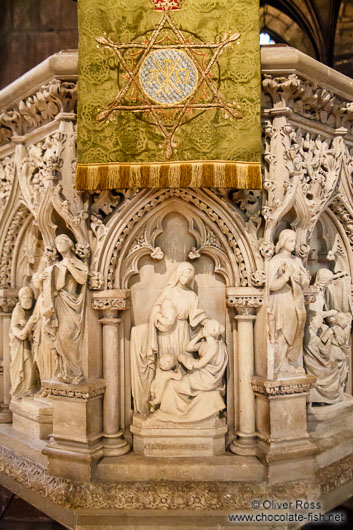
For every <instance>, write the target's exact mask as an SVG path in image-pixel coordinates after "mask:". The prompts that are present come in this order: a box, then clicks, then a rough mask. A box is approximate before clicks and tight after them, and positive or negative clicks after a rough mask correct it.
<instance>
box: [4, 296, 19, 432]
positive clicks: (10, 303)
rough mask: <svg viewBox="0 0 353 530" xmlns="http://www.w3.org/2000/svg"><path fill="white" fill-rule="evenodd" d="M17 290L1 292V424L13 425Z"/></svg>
mask: <svg viewBox="0 0 353 530" xmlns="http://www.w3.org/2000/svg"><path fill="white" fill-rule="evenodd" d="M17 301H18V299H17V289H1V290H0V309H1V313H0V332H1V335H2V336H1V350H2V385H1V386H2V395H1V396H0V401H1V402H0V407H1V410H0V423H11V421H12V413H11V411H10V409H9V404H10V388H11V380H10V342H9V339H10V338H9V333H10V322H11V314H12V310H13V308H14V307H15V305H16V304H17Z"/></svg>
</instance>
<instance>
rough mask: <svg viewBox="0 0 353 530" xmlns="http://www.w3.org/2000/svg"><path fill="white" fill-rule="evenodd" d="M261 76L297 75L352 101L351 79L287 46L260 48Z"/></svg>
mask: <svg viewBox="0 0 353 530" xmlns="http://www.w3.org/2000/svg"><path fill="white" fill-rule="evenodd" d="M261 69H262V73H263V74H271V75H273V76H283V77H286V76H288V75H290V74H293V73H295V74H297V75H298V76H301V77H303V78H305V79H307V80H308V81H312V82H314V83H315V84H317V85H319V86H320V87H323V88H325V89H326V90H328V91H330V92H331V91H332V92H334V93H335V94H336V95H337V96H340V97H341V98H343V99H347V100H349V101H353V79H351V78H350V77H347V76H345V75H344V74H341V73H340V72H337V70H334V69H333V68H330V67H328V66H326V65H324V64H322V63H320V62H319V61H317V60H315V59H313V58H312V57H309V56H308V55H306V54H305V53H303V52H300V51H299V50H296V49H295V48H291V47H289V46H275V47H274V46H270V47H267V46H263V47H262V48H261Z"/></svg>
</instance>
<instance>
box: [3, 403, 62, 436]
mask: <svg viewBox="0 0 353 530" xmlns="http://www.w3.org/2000/svg"><path fill="white" fill-rule="evenodd" d="M10 410H11V411H12V415H13V428H14V429H16V430H17V431H20V432H23V433H25V434H27V436H28V437H29V438H33V439H38V438H39V439H40V440H47V439H48V438H49V435H50V434H51V433H52V432H53V406H52V404H51V403H50V401H49V400H45V399H36V398H22V399H21V400H19V401H12V402H11V404H10Z"/></svg>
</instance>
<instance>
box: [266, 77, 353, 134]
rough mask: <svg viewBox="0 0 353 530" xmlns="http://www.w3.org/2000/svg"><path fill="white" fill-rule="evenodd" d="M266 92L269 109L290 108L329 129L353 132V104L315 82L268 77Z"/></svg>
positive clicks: (293, 78)
mask: <svg viewBox="0 0 353 530" xmlns="http://www.w3.org/2000/svg"><path fill="white" fill-rule="evenodd" d="M263 88H264V96H265V97H264V101H265V105H266V107H267V108H271V107H275V108H284V107H287V108H289V109H292V110H293V111H294V112H295V113H297V114H301V115H303V116H305V117H306V118H308V119H310V120H316V121H318V122H320V123H324V124H327V125H328V126H329V127H332V128H339V127H346V128H347V129H348V130H350V131H352V129H353V105H352V102H350V101H344V100H343V99H341V98H340V97H339V96H337V95H335V94H333V93H332V92H329V91H328V90H326V89H325V88H322V87H320V86H318V85H316V84H315V83H313V82H312V81H309V80H304V79H301V78H300V77H299V76H298V75H297V74H289V75H288V77H284V76H283V77H275V76H273V75H270V74H265V75H264V81H263Z"/></svg>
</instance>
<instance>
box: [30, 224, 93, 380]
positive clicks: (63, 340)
mask: <svg viewBox="0 0 353 530" xmlns="http://www.w3.org/2000/svg"><path fill="white" fill-rule="evenodd" d="M55 245H56V248H57V250H58V252H59V254H60V255H61V256H62V260H60V261H58V262H56V263H54V265H51V266H48V267H47V268H46V269H45V270H44V272H43V273H42V281H43V284H42V293H43V302H42V303H43V306H44V307H43V308H42V309H39V313H40V314H41V318H42V319H44V332H45V333H46V334H47V336H48V337H50V342H51V349H52V350H53V351H54V355H55V377H56V378H57V379H58V380H59V381H62V382H66V383H79V382H80V381H81V380H82V378H83V375H82V363H81V339H82V332H83V321H84V320H83V318H84V307H85V293H86V282H87V277H88V268H87V265H86V264H85V263H83V261H82V260H80V259H79V258H77V257H76V256H75V254H74V243H73V241H72V240H71V239H70V238H69V237H68V236H66V235H64V234H63V235H59V236H57V237H56V239H55ZM42 324H43V323H42Z"/></svg>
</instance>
